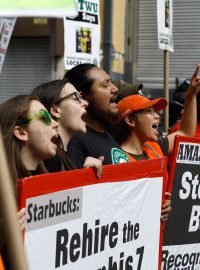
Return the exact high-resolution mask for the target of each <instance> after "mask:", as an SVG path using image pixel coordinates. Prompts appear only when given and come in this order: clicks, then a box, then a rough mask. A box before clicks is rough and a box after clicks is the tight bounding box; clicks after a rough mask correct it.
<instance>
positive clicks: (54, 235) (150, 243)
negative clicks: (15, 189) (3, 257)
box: [19, 158, 167, 270]
mask: <svg viewBox="0 0 200 270" xmlns="http://www.w3.org/2000/svg"><path fill="white" fill-rule="evenodd" d="M166 164H167V162H166V159H165V158H162V159H156V160H148V161H141V162H136V163H124V164H118V165H108V166H104V168H103V174H102V177H101V178H100V179H97V178H96V176H95V173H94V171H93V170H92V169H82V170H73V171H68V172H61V173H52V174H46V175H39V176H34V177H30V178H26V179H22V180H21V181H20V184H19V194H20V196H19V199H20V200H19V204H20V207H26V228H25V249H26V254H27V257H28V262H29V269H30V270H38V269H42V270H45V269H46V270H49V269H70V270H75V269H76V270H80V269H85V270H88V269H94V270H112V269H116V270H122V269H123V270H125V269H138V270H139V269H149V267H150V269H151V270H158V269H159V262H158V261H159V241H160V224H161V223H160V215H161V204H162V197H163V194H164V192H165V189H164V186H165V185H164V184H165V181H164V180H165V179H166Z"/></svg>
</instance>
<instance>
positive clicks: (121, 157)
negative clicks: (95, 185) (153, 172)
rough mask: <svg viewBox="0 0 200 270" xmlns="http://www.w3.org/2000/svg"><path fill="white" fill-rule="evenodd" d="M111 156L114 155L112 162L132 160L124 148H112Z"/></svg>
mask: <svg viewBox="0 0 200 270" xmlns="http://www.w3.org/2000/svg"><path fill="white" fill-rule="evenodd" d="M111 156H112V163H113V164H118V163H124V162H130V160H129V158H128V157H127V155H126V153H125V152H124V151H123V150H121V149H118V148H112V150H111Z"/></svg>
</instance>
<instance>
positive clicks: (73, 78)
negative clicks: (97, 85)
mask: <svg viewBox="0 0 200 270" xmlns="http://www.w3.org/2000/svg"><path fill="white" fill-rule="evenodd" d="M93 68H98V67H97V66H96V65H93V64H80V65H77V66H75V67H73V68H72V69H70V70H69V71H67V72H66V73H65V75H64V78H66V79H68V80H69V81H70V83H71V84H73V86H74V87H75V88H76V89H77V90H78V91H79V92H83V93H84V94H89V93H90V91H91V87H92V85H93V83H94V79H92V78H90V76H89V72H90V70H92V69H93Z"/></svg>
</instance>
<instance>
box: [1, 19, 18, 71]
mask: <svg viewBox="0 0 200 270" xmlns="http://www.w3.org/2000/svg"><path fill="white" fill-rule="evenodd" d="M15 21H16V18H3V17H2V18H0V73H1V69H2V66H3V62H4V59H5V55H6V51H7V48H8V44H9V41H10V38H11V35H12V32H13V28H14V26H15Z"/></svg>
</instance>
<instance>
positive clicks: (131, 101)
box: [117, 95, 167, 119]
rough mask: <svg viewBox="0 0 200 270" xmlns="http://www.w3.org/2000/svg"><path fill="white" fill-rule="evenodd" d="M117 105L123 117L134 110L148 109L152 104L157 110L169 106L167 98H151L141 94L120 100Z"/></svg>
mask: <svg viewBox="0 0 200 270" xmlns="http://www.w3.org/2000/svg"><path fill="white" fill-rule="evenodd" d="M117 106H118V108H119V111H120V114H121V119H122V118H124V117H125V116H126V115H128V114H130V113H132V112H134V111H138V110H142V109H146V108H148V107H151V106H153V107H154V108H155V110H156V111H160V110H163V109H164V108H165V107H166V106H167V100H166V99H165V98H157V99H152V100H151V99H148V98H146V97H144V96H141V95H131V96H128V97H125V98H123V99H122V100H120V101H119V103H118V104H117Z"/></svg>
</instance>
